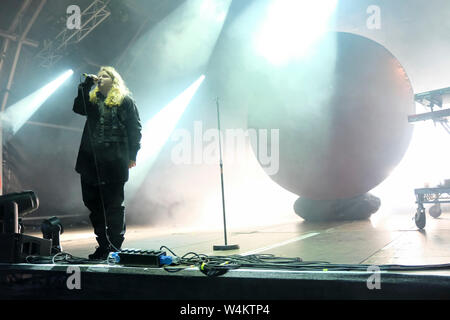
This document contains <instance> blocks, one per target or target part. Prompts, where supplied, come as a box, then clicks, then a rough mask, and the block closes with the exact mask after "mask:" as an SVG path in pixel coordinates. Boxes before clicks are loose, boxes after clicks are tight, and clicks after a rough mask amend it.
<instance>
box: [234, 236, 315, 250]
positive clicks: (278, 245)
mask: <svg viewBox="0 0 450 320" xmlns="http://www.w3.org/2000/svg"><path fill="white" fill-rule="evenodd" d="M318 234H320V233H319V232H313V233H307V234H305V235H302V236H300V237H296V238H293V239H289V240H286V241H283V242H279V243H275V244H273V245H271V246H267V247H262V248H259V249H255V250H252V251H248V252H245V253H242V254H241V255H242V256H248V255H251V254H256V253H260V252H262V251H267V250H270V249H273V248H277V247H281V246H284V245H286V244H289V243H292V242H296V241H300V240H303V239H306V238H310V237H314V236H317V235H318Z"/></svg>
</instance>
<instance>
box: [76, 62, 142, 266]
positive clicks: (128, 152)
mask: <svg viewBox="0 0 450 320" xmlns="http://www.w3.org/2000/svg"><path fill="white" fill-rule="evenodd" d="M84 76H85V81H84V82H83V83H81V84H80V85H79V86H78V96H77V97H76V98H75V101H74V104H73V111H74V112H75V113H77V114H80V115H82V116H86V123H85V126H84V130H83V135H82V138H81V144H80V148H79V151H78V157H77V161H76V165H75V170H76V172H78V173H79V174H80V177H81V191H82V197H83V202H84V204H85V206H86V207H87V208H88V209H89V211H90V215H89V219H90V221H91V223H92V226H93V228H94V233H95V235H96V236H97V242H98V244H99V246H98V247H97V248H96V250H95V252H94V253H93V254H90V255H89V259H93V260H104V259H106V258H107V257H108V254H109V252H112V251H119V250H120V249H121V246H122V243H123V241H124V235H125V229H126V224H125V207H124V206H123V205H124V186H125V182H126V181H128V171H129V169H130V168H133V167H134V166H136V156H137V152H138V150H139V149H140V141H141V129H142V126H141V122H140V118H139V112H138V110H137V107H136V105H135V102H134V100H133V99H132V98H131V97H130V95H131V94H130V92H129V90H128V88H127V87H126V85H125V82H124V81H123V79H122V77H121V76H120V75H119V73H118V72H117V71H116V70H115V69H114V68H113V67H101V68H100V71H99V72H98V74H97V75H86V74H85V75H84ZM94 84H97V85H96V87H94V89H93V90H92V91H91V88H92V86H93V85H94Z"/></svg>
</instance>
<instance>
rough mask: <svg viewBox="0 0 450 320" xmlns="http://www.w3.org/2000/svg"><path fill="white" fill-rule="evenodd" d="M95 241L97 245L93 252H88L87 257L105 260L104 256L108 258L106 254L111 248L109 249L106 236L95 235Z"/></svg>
mask: <svg viewBox="0 0 450 320" xmlns="http://www.w3.org/2000/svg"><path fill="white" fill-rule="evenodd" d="M97 242H98V244H99V246H98V247H97V248H96V250H95V252H94V253H93V254H90V255H89V256H88V257H89V259H90V260H106V258H108V254H109V253H110V252H111V251H113V250H111V249H110V246H109V243H108V240H106V237H97Z"/></svg>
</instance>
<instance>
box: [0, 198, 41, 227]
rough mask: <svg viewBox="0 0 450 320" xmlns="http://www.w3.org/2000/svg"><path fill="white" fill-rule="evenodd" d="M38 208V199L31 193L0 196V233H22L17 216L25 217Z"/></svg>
mask: <svg viewBox="0 0 450 320" xmlns="http://www.w3.org/2000/svg"><path fill="white" fill-rule="evenodd" d="M38 207H39V199H38V197H37V196H36V194H35V193H34V192H33V191H24V192H20V193H10V194H6V195H2V196H0V232H3V233H19V231H23V228H21V227H20V226H21V224H19V216H25V215H27V214H29V213H31V212H33V211H35V210H36V209H37V208H38ZM19 227H20V228H19Z"/></svg>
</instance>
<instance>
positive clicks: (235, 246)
mask: <svg viewBox="0 0 450 320" xmlns="http://www.w3.org/2000/svg"><path fill="white" fill-rule="evenodd" d="M237 249H239V245H238V244H228V245H215V246H213V250H214V251H219V250H222V251H223V250H237Z"/></svg>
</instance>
